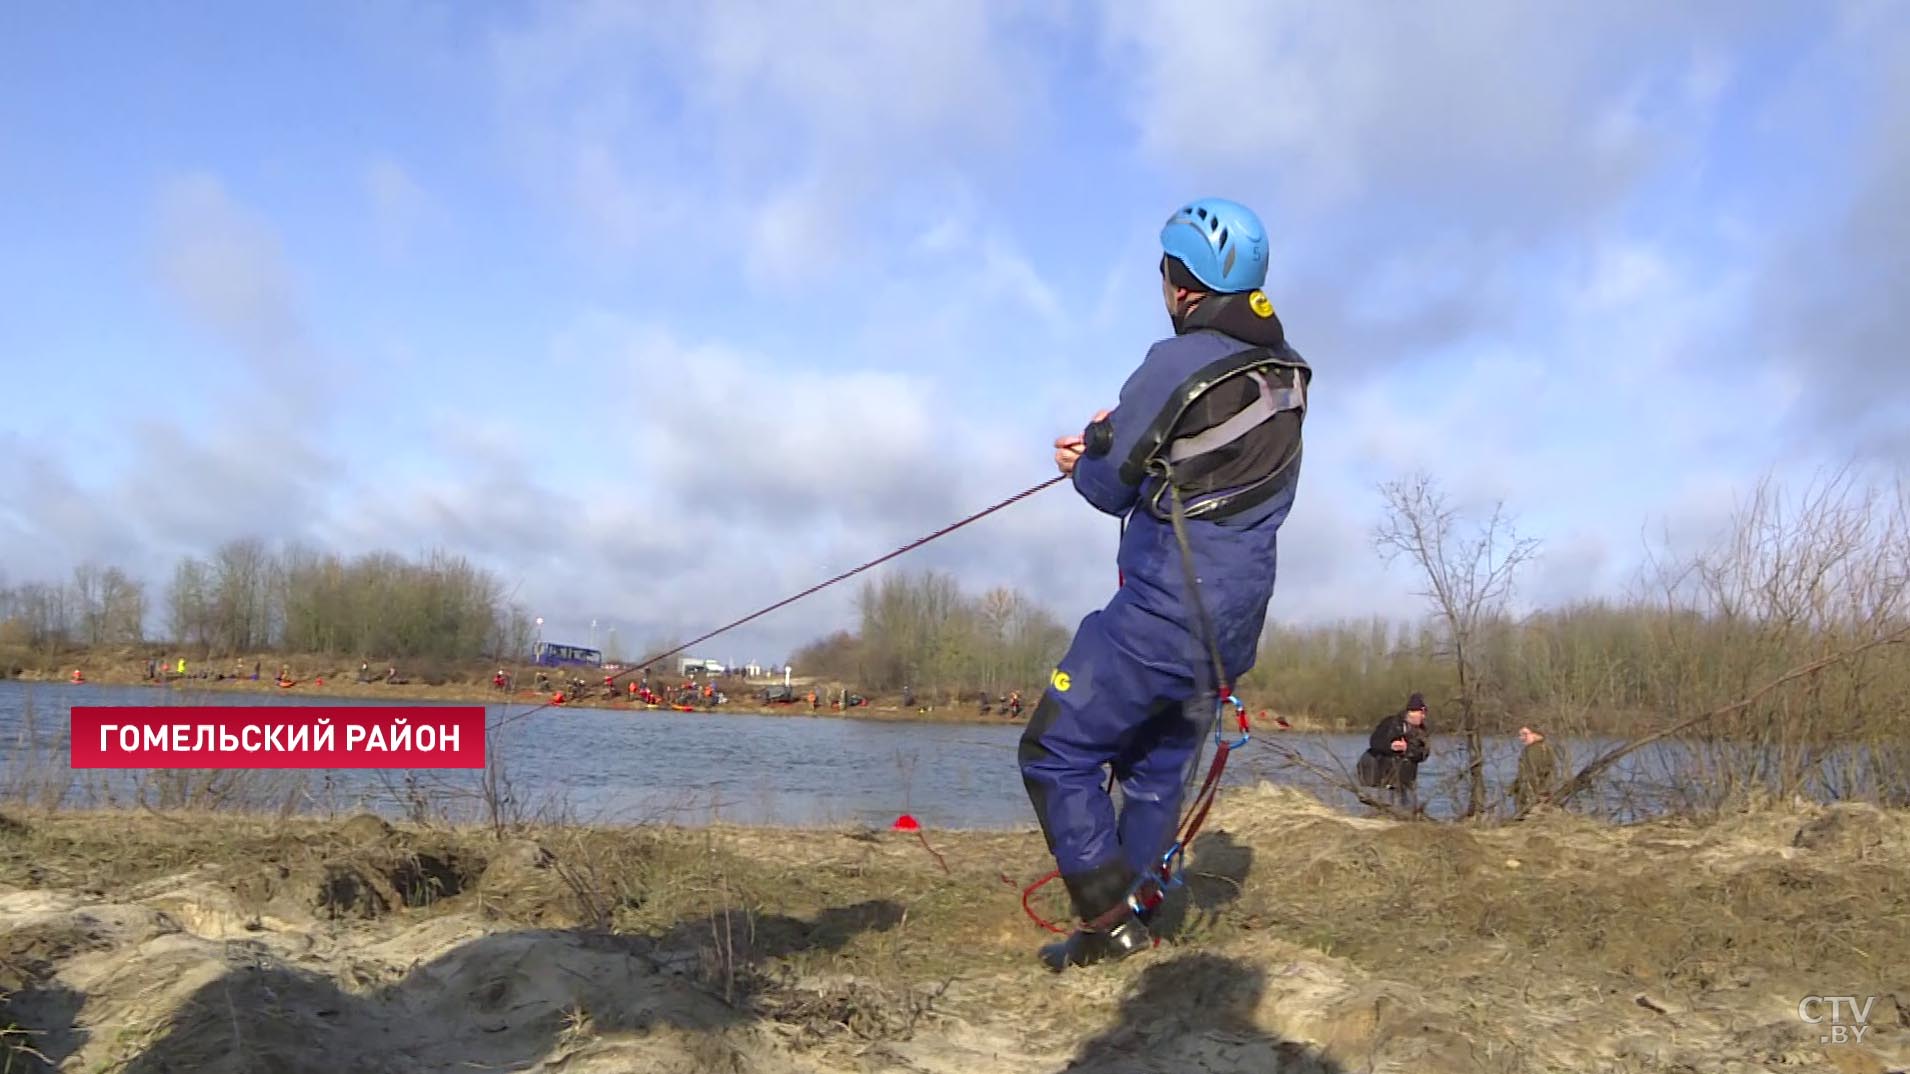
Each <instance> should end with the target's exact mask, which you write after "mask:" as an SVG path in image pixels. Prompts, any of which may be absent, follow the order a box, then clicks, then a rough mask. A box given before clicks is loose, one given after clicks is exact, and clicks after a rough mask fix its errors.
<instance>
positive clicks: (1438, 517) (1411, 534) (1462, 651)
mask: <svg viewBox="0 0 1910 1074" xmlns="http://www.w3.org/2000/svg"><path fill="white" fill-rule="evenodd" d="M1380 493H1381V495H1383V496H1384V497H1385V500H1386V513H1385V516H1384V517H1383V519H1382V520H1381V522H1380V523H1379V525H1378V527H1377V528H1376V529H1375V530H1374V533H1373V543H1374V545H1375V547H1376V548H1377V549H1378V551H1379V553H1380V555H1381V557H1382V558H1383V559H1384V560H1385V561H1386V562H1388V563H1390V562H1392V561H1393V560H1395V559H1397V558H1399V557H1400V556H1405V557H1407V558H1408V559H1410V560H1411V561H1412V563H1413V565H1414V566H1415V567H1416V568H1417V569H1418V571H1419V573H1420V576H1421V578H1422V579H1423V581H1424V587H1423V588H1422V589H1420V590H1419V591H1418V595H1419V596H1421V597H1424V598H1426V600H1427V601H1429V602H1430V603H1431V605H1432V608H1433V612H1434V614H1435V615H1436V616H1437V618H1438V620H1439V623H1440V625H1441V627H1442V629H1443V633H1444V638H1443V641H1444V648H1445V653H1446V655H1447V656H1448V658H1449V659H1450V660H1451V662H1452V667H1453V671H1454V673H1455V675H1456V676H1457V685H1458V697H1457V699H1456V700H1457V702H1458V705H1459V726H1460V731H1461V733H1463V734H1464V736H1465V743H1466V816H1469V817H1470V816H1474V815H1476V814H1478V813H1480V812H1482V811H1484V810H1485V809H1486V808H1488V798H1487V791H1486V776H1485V743H1484V740H1483V737H1482V734H1481V730H1480V720H1479V715H1480V713H1479V708H1480V700H1481V697H1482V695H1483V692H1484V690H1485V689H1486V688H1487V684H1486V683H1485V682H1484V681H1483V680H1484V674H1483V671H1484V662H1483V661H1482V660H1481V653H1480V652H1479V651H1478V648H1477V645H1476V643H1477V641H1478V640H1479V637H1480V634H1481V632H1482V630H1483V629H1484V628H1485V627H1486V626H1487V624H1488V622H1489V621H1490V620H1493V619H1495V618H1497V617H1498V616H1500V615H1501V614H1502V613H1503V612H1504V609H1505V606H1506V602H1507V600H1508V599H1509V598H1510V597H1511V595H1512V584H1513V577H1514V575H1516V574H1517V573H1518V570H1519V568H1520V567H1521V566H1523V565H1524V564H1525V563H1526V562H1527V561H1528V560H1530V559H1531V558H1532V557H1533V556H1535V555H1536V554H1537V553H1538V548H1539V543H1538V541H1537V539H1535V538H1529V537H1520V536H1519V535H1518V533H1517V531H1516V527H1515V525H1514V523H1513V520H1512V519H1511V518H1510V517H1508V516H1507V514H1506V513H1505V506H1504V504H1494V505H1493V508H1492V512H1491V514H1489V515H1488V516H1486V518H1485V519H1484V520H1483V521H1479V522H1476V523H1470V524H1469V523H1468V521H1467V520H1466V519H1465V518H1464V517H1463V516H1462V514H1461V513H1460V511H1459V510H1458V509H1457V508H1454V507H1453V506H1452V505H1451V504H1450V503H1449V502H1448V501H1447V499H1446V496H1445V494H1444V493H1443V492H1442V491H1440V489H1439V488H1438V486H1437V485H1436V484H1435V483H1434V482H1433V479H1432V477H1431V476H1430V475H1427V474H1425V473H1419V474H1415V475H1413V476H1411V477H1408V478H1405V479H1402V480H1397V481H1391V482H1388V483H1386V484H1384V485H1382V486H1381V487H1380Z"/></svg>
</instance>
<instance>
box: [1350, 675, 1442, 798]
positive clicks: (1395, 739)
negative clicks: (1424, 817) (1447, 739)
mask: <svg viewBox="0 0 1910 1074" xmlns="http://www.w3.org/2000/svg"><path fill="white" fill-rule="evenodd" d="M1430 735H1431V733H1430V732H1429V731H1427V730H1426V699H1425V697H1424V696H1422V695H1420V694H1414V695H1413V696H1412V697H1410V698H1408V699H1407V701H1406V707H1405V709H1403V710H1402V711H1400V712H1396V713H1394V714H1392V715H1391V716H1388V717H1386V718H1385V719H1383V720H1381V721H1380V722H1379V724H1378V725H1377V726H1375V727H1374V728H1373V735H1372V738H1371V739H1369V740H1368V742H1367V744H1366V752H1365V753H1362V754H1360V760H1359V765H1358V775H1359V780H1360V784H1361V786H1365V787H1377V788H1381V789H1383V790H1386V791H1388V792H1389V793H1390V794H1391V796H1392V800H1393V803H1394V804H1395V805H1398V806H1402V807H1404V808H1406V809H1409V810H1413V811H1417V810H1418V808H1419V791H1418V787H1419V765H1420V763H1421V762H1423V761H1424V760H1425V759H1426V758H1427V757H1428V756H1429V755H1430V754H1431V753H1432V743H1431V738H1430Z"/></svg>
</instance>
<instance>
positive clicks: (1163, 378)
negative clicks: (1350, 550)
mask: <svg viewBox="0 0 1910 1074" xmlns="http://www.w3.org/2000/svg"><path fill="white" fill-rule="evenodd" d="M1181 331H1182V332H1185V333H1187V334H1177V335H1175V336H1174V337H1172V338H1169V339H1166V340H1163V341H1161V342H1159V343H1156V344H1155V345H1154V346H1153V347H1152V348H1151V349H1150V350H1149V351H1148V353H1147V357H1146V359H1145V360H1144V361H1143V362H1142V363H1141V366H1140V368H1139V369H1138V370H1136V371H1135V372H1134V374H1133V375H1132V376H1131V377H1129V378H1128V380H1127V383H1126V384H1125V385H1124V386H1123V387H1122V389H1121V396H1120V401H1119V405H1117V406H1116V407H1115V409H1114V410H1113V411H1112V412H1111V413H1110V415H1109V418H1108V422H1109V424H1110V425H1111V427H1112V433H1113V444H1112V449H1111V450H1109V451H1107V452H1106V453H1105V454H1104V455H1102V456H1099V457H1094V456H1091V455H1083V456H1082V457H1081V458H1080V459H1079V460H1078V461H1077V462H1076V464H1075V468H1074V474H1073V483H1074V487H1075V489H1076V491H1078V492H1079V493H1080V494H1081V496H1082V498H1084V499H1086V500H1087V501H1088V502H1089V503H1090V504H1093V505H1094V506H1095V507H1096V508H1098V509H1099V510H1101V511H1103V512H1106V513H1107V514H1110V515H1115V516H1123V517H1125V518H1126V519H1127V525H1126V528H1125V531H1124V532H1123V534H1122V537H1121V542H1120V551H1119V554H1118V558H1117V562H1118V566H1119V568H1120V571H1121V573H1122V576H1123V579H1124V583H1123V585H1122V587H1121V588H1120V589H1119V590H1118V591H1117V592H1116V593H1115V594H1114V597H1113V599H1112V600H1110V601H1109V602H1108V603H1107V606H1106V607H1105V608H1102V609H1101V610H1099V611H1095V612H1091V613H1089V614H1088V615H1087V616H1086V617H1085V618H1083V619H1082V620H1081V625H1080V627H1079V629H1078V630H1077V631H1076V632H1075V636H1074V640H1073V643H1072V644H1071V645H1070V647H1069V649H1068V652H1067V655H1066V656H1064V657H1063V658H1062V659H1061V662H1060V664H1059V665H1057V667H1056V669H1055V671H1054V673H1053V675H1052V676H1051V678H1050V682H1049V686H1048V688H1047V690H1046V691H1045V692H1044V693H1043V695H1042V698H1041V701H1040V703H1039V704H1038V705H1037V706H1036V708H1035V711H1034V713H1033V714H1032V715H1031V717H1030V719H1029V723H1028V727H1027V729H1026V730H1025V732H1024V733H1023V735H1022V739H1021V747H1020V752H1019V757H1020V762H1021V771H1022V776H1023V780H1024V782H1025V783H1026V785H1027V789H1028V794H1029V797H1030V799H1031V800H1032V802H1033V804H1034V807H1035V812H1036V814H1037V816H1038V817H1039V819H1040V821H1041V826H1042V830H1043V833H1044V835H1045V836H1046V837H1047V840H1048V845H1049V849H1050V850H1051V851H1052V852H1053V853H1054V856H1055V861H1056V864H1057V866H1058V868H1059V871H1060V873H1061V876H1062V878H1063V880H1064V881H1069V883H1068V886H1069V890H1070V892H1071V893H1073V894H1074V895H1075V899H1076V909H1077V912H1079V913H1081V914H1082V915H1083V916H1084V917H1085V916H1087V915H1089V914H1091V913H1094V912H1098V910H1099V909H1100V907H1090V906H1083V905H1081V903H1082V898H1083V897H1082V893H1081V884H1082V881H1081V880H1080V878H1082V877H1083V876H1093V877H1097V878H1098V879H1097V880H1092V881H1087V882H1086V883H1087V886H1088V887H1089V888H1092V889H1099V890H1101V891H1102V892H1103V894H1102V895H1100V896H1096V897H1091V898H1092V899H1093V901H1109V902H1111V901H1112V900H1118V899H1119V898H1121V897H1124V895H1125V889H1126V885H1127V883H1129V882H1131V881H1132V880H1133V879H1135V878H1136V874H1142V875H1144V874H1148V873H1150V872H1152V871H1153V869H1154V868H1155V866H1156V865H1157V864H1158V861H1159V858H1160V856H1161V855H1162V854H1163V853H1164V852H1165V851H1166V850H1167V848H1168V847H1169V846H1170V845H1171V844H1172V842H1173V839H1174V836H1175V830H1176V827H1177V823H1178V820H1179V817H1180V810H1181V805H1182V799H1183V797H1184V795H1185V793H1186V776H1187V773H1188V767H1189V765H1190V764H1191V763H1192V761H1193V759H1194V757H1195V755H1196V754H1197V752H1198V748H1199V746H1200V740H1201V736H1202V735H1203V734H1204V733H1205V732H1206V730H1207V727H1208V725H1209V720H1210V719H1211V716H1212V714H1213V709H1212V704H1213V696H1212V693H1211V691H1212V684H1211V681H1210V680H1211V679H1212V677H1213V676H1212V674H1211V672H1209V671H1208V670H1207V669H1208V668H1209V667H1210V660H1209V658H1208V655H1207V652H1208V650H1207V647H1206V644H1205V643H1204V641H1203V640H1202V638H1201V635H1200V628H1199V621H1198V619H1197V618H1196V614H1195V612H1194V610H1193V609H1192V608H1191V607H1190V606H1189V604H1188V602H1187V600H1186V594H1185V590H1186V581H1185V574H1184V568H1183V565H1182V562H1181V553H1180V547H1179V544H1178V542H1177V541H1176V539H1175V535H1174V530H1173V525H1172V523H1171V522H1170V521H1168V520H1166V519H1162V518H1157V517H1155V515H1154V514H1152V513H1150V512H1149V511H1148V510H1146V509H1144V508H1140V507H1138V505H1139V504H1141V503H1142V502H1143V500H1142V498H1143V497H1151V496H1152V495H1153V493H1154V491H1155V486H1156V483H1157V482H1158V481H1159V478H1142V480H1141V481H1140V483H1138V484H1130V483H1128V482H1127V481H1125V480H1123V476H1122V472H1121V469H1122V461H1123V460H1125V459H1127V458H1128V457H1129V455H1130V453H1131V452H1132V450H1133V448H1134V445H1135V443H1136V440H1137V438H1138V437H1139V436H1140V435H1141V434H1142V433H1143V431H1144V430H1145V429H1146V428H1147V427H1148V426H1149V425H1150V424H1151V423H1153V422H1154V421H1155V419H1156V415H1158V414H1160V413H1161V411H1162V409H1163V407H1164V406H1165V405H1166V404H1167V402H1168V400H1169V398H1170V396H1172V395H1173V394H1174V393H1175V392H1176V390H1177V389H1179V388H1180V387H1181V385H1182V383H1183V382H1184V381H1186V380H1187V379H1188V378H1189V377H1190V375H1192V374H1194V373H1195V372H1196V371H1199V370H1201V369H1202V368H1203V367H1206V366H1208V365H1209V363H1212V362H1214V361H1215V360H1217V359H1220V358H1223V357H1225V356H1227V355H1229V354H1231V353H1234V352H1237V351H1241V350H1245V349H1247V348H1248V347H1249V346H1250V345H1252V344H1251V343H1250V342H1247V341H1243V340H1241V339H1239V338H1235V337H1233V336H1230V335H1222V334H1219V333H1217V332H1211V331H1209V332H1187V330H1186V328H1185V327H1183V328H1182V329H1181ZM1256 342H1257V341H1256ZM1296 357H1297V356H1296ZM1296 476H1297V475H1296ZM1293 497H1294V487H1293V486H1292V485H1289V486H1288V487H1287V488H1286V489H1284V491H1282V492H1280V493H1278V494H1276V495H1274V496H1272V497H1271V498H1269V499H1268V500H1266V501H1265V502H1263V503H1261V504H1259V505H1257V506H1255V507H1253V508H1250V509H1247V510H1244V511H1242V512H1240V513H1238V514H1235V515H1232V516H1230V517H1226V518H1223V519H1220V520H1218V521H1208V520H1204V519H1189V520H1188V521H1187V523H1186V529H1187V536H1188V544H1189V546H1190V548H1191V550H1192V553H1193V555H1192V559H1193V562H1194V568H1195V572H1194V573H1195V577H1196V578H1197V579H1198V580H1199V584H1200V599H1201V601H1202V604H1203V606H1204V608H1205V610H1206V612H1207V618H1208V621H1209V622H1210V623H1211V624H1212V626H1213V629H1214V633H1215V639H1214V641H1215V643H1216V646H1217V648H1218V650H1219V654H1220V658H1221V660H1222V661H1223V663H1224V666H1225V671H1226V673H1227V675H1228V676H1229V678H1230V680H1231V679H1237V678H1238V677H1239V676H1240V675H1243V674H1245V673H1246V672H1247V671H1248V670H1249V669H1250V668H1252V667H1253V664H1254V659H1255V655H1256V649H1257V647H1258V643H1259V638H1260V632H1261V628H1262V626H1263V625H1264V623H1265V621H1266V615H1267V605H1268V602H1269V601H1270V600H1271V599H1272V596H1273V586H1274V565H1275V551H1276V538H1277V535H1278V531H1279V529H1280V525H1281V524H1282V523H1283V522H1284V521H1285V520H1286V517H1287V514H1288V511H1289V510H1290V509H1291V507H1292V504H1293ZM1103 764H1108V765H1111V766H1112V771H1113V773H1114V777H1115V779H1116V780H1117V781H1119V783H1120V785H1121V794H1122V798H1123V807H1122V810H1121V815H1120V817H1119V819H1118V821H1117V819H1116V817H1115V814H1114V806H1113V802H1112V801H1111V799H1110V796H1109V794H1108V793H1107V791H1106V790H1105V789H1104V787H1103V774H1102V767H1101V766H1102V765H1103Z"/></svg>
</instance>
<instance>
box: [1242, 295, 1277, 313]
mask: <svg viewBox="0 0 1910 1074" xmlns="http://www.w3.org/2000/svg"><path fill="white" fill-rule="evenodd" d="M1247 305H1248V306H1249V307H1251V308H1252V309H1253V311H1254V312H1255V313H1256V314H1259V315H1260V316H1261V317H1262V318H1266V317H1271V316H1273V303H1272V302H1269V301H1267V293H1266V292H1265V291H1255V292H1254V293H1253V294H1250V295H1248V296H1247Z"/></svg>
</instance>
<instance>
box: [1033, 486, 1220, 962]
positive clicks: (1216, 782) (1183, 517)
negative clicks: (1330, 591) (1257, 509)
mask: <svg viewBox="0 0 1910 1074" xmlns="http://www.w3.org/2000/svg"><path fill="white" fill-rule="evenodd" d="M1154 467H1155V472H1156V473H1158V474H1159V476H1160V477H1161V478H1162V479H1163V480H1164V481H1165V482H1166V484H1167V493H1168V503H1169V506H1170V511H1169V515H1168V517H1169V520H1170V521H1171V522H1172V524H1173V527H1174V541H1175V543H1176V544H1177V545H1178V546H1179V548H1180V563H1181V577H1182V579H1183V581H1184V582H1185V583H1186V586H1187V603H1188V605H1189V606H1190V608H1191V609H1192V610H1193V613H1194V622H1195V625H1196V628H1197V631H1198V633H1199V634H1200V636H1201V641H1202V643H1203V645H1204V646H1205V648H1206V650H1207V659H1208V661H1209V668H1208V670H1209V671H1210V672H1211V673H1212V675H1213V694H1214V716H1213V719H1212V721H1210V723H1209V728H1210V731H1211V733H1212V734H1213V736H1214V759H1213V761H1212V762H1210V763H1209V764H1208V766H1207V776H1206V778H1205V779H1203V780H1201V784H1200V789H1199V790H1198V791H1196V792H1194V796H1193V798H1192V800H1190V801H1189V802H1188V803H1187V805H1186V807H1185V808H1184V810H1183V812H1182V820H1181V824H1180V826H1179V829H1178V830H1177V832H1176V834H1175V837H1174V843H1173V845H1172V846H1169V847H1168V848H1167V850H1166V851H1165V852H1163V853H1162V854H1161V857H1160V860H1159V861H1158V862H1156V863H1155V866H1154V870H1153V872H1152V873H1151V874H1144V875H1142V876H1141V877H1140V878H1139V879H1137V880H1136V881H1135V882H1134V886H1133V887H1131V888H1129V889H1128V893H1127V897H1126V898H1124V899H1122V900H1121V901H1120V902H1119V903H1116V904H1115V905H1114V906H1113V907H1111V908H1109V909H1108V910H1107V911H1105V912H1103V913H1102V914H1101V915H1100V916H1099V917H1096V918H1094V919H1093V920H1091V921H1087V922H1084V923H1083V924H1082V926H1081V928H1082V929H1083V930H1085V931H1088V932H1099V931H1103V930H1106V929H1108V928H1111V927H1113V925H1114V924H1115V923H1116V922H1118V921H1120V920H1121V919H1122V918H1123V917H1125V916H1126V915H1128V914H1130V913H1134V914H1144V913H1147V912H1148V911H1151V910H1153V909H1154V908H1155V907H1157V906H1159V905H1160V904H1161V903H1162V901H1164V900H1165V899H1166V898H1167V893H1168V892H1169V891H1172V890H1173V889H1175V888H1178V887H1180V886H1181V885H1182V884H1183V883H1184V880H1183V878H1182V876H1181V870H1180V868H1179V866H1180V864H1181V861H1182V858H1183V855H1184V851H1185V850H1186V848H1187V847H1188V846H1189V845H1191V844H1192V843H1193V841H1194V836H1195V835H1197V834H1199V832H1200V827H1201V825H1202V824H1204V823H1206V821H1207V813H1208V811H1209V810H1211V809H1212V808H1213V805H1214V799H1215V797H1217V796H1218V795H1219V793H1220V777H1221V774H1222V773H1223V772H1225V771H1226V768H1227V757H1228V755H1229V754H1231V753H1233V751H1235V750H1237V749H1240V748H1241V747H1243V746H1245V745H1246V744H1247V741H1248V739H1249V738H1250V735H1249V732H1248V725H1247V705H1246V702H1244V701H1242V700H1241V699H1240V698H1238V697H1235V696H1234V692H1233V686H1232V684H1231V683H1229V682H1228V681H1227V667H1226V662H1225V661H1223V660H1222V659H1221V657H1220V641H1219V638H1218V637H1217V636H1216V635H1215V633H1214V627H1213V622H1212V621H1211V620H1210V619H1208V618H1207V606H1206V605H1205V604H1204V603H1202V601H1201V599H1200V578H1199V576H1198V575H1197V574H1196V573H1195V571H1194V548H1193V545H1192V544H1191V543H1190V542H1189V541H1188V539H1187V513H1186V509H1185V508H1184V506H1183V505H1182V503H1181V498H1180V489H1178V488H1177V487H1175V485H1174V478H1173V469H1172V467H1171V466H1170V464H1169V463H1168V462H1167V460H1165V459H1157V460H1155V462H1154ZM1126 528H1127V520H1126V519H1125V518H1123V519H1122V532H1123V533H1126ZM1123 582H1124V583H1125V579H1123ZM1229 705H1232V706H1233V710H1234V721H1235V725H1236V727H1237V728H1238V731H1239V737H1238V738H1235V739H1233V740H1231V741H1229V740H1228V739H1227V738H1226V735H1225V733H1224V729H1223V727H1222V723H1223V720H1222V717H1223V716H1224V715H1225V714H1226V711H1227V707H1228V706H1229ZM1192 767H1193V766H1191V765H1190V766H1189V769H1190V770H1189V773H1188V774H1189V778H1190V780H1191V778H1192ZM1060 877H1061V871H1060V870H1059V869H1056V870H1053V871H1051V872H1049V873H1048V874H1047V875H1046V876H1043V877H1042V878H1041V879H1039V880H1037V881H1035V882H1034V883H1032V884H1030V885H1028V886H1027V887H1025V888H1023V889H1022V891H1021V909H1022V911H1023V912H1025V913H1026V914H1027V915H1028V917H1029V919H1030V920H1032V921H1033V922H1034V923H1035V924H1037V925H1039V926H1041V927H1042V928H1044V929H1047V930H1048V931H1049V932H1052V933H1056V934H1058V935H1063V936H1065V935H1067V934H1068V930H1067V929H1064V928H1062V927H1060V926H1059V925H1056V924H1055V923H1054V922H1052V921H1050V920H1048V919H1047V918H1045V917H1042V916H1041V914H1040V913H1038V912H1037V911H1036V910H1035V908H1034V906H1033V904H1032V902H1031V901H1030V900H1032V899H1033V898H1034V894H1035V892H1037V891H1039V890H1041V888H1042V887H1044V886H1045V885H1047V884H1048V883H1049V882H1050V881H1052V880H1057V879H1059V878H1060Z"/></svg>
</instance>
